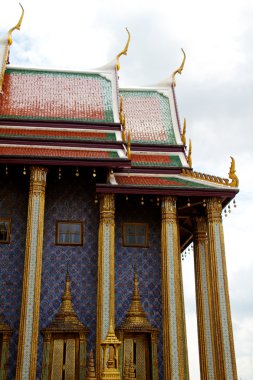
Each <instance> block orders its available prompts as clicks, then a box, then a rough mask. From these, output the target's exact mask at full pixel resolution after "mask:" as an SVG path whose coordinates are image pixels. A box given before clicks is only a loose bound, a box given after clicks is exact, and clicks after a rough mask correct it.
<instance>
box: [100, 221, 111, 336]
mask: <svg viewBox="0 0 253 380" xmlns="http://www.w3.org/2000/svg"><path fill="white" fill-rule="evenodd" d="M103 240H104V273H103V287H104V293H103V325H102V340H104V339H105V338H106V335H107V333H108V330H109V324H110V225H109V224H107V225H105V226H104V236H103Z"/></svg>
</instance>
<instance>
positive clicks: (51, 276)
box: [37, 172, 98, 379]
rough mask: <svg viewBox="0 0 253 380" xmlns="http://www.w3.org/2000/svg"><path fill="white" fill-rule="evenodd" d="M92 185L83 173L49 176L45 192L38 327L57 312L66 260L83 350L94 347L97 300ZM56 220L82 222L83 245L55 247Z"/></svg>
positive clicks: (40, 341)
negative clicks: (85, 332)
mask: <svg viewBox="0 0 253 380" xmlns="http://www.w3.org/2000/svg"><path fill="white" fill-rule="evenodd" d="M94 190H95V185H94V182H93V180H92V179H91V178H89V177H88V178H87V177H85V176H84V175H83V176H82V175H80V177H78V178H76V177H73V176H69V177H68V173H67V172H64V175H63V177H62V179H61V180H57V179H55V178H52V177H50V173H49V174H48V184H47V191H46V208H45V227H44V246H43V267H42V284H41V285H42V287H41V305H40V306H41V307H40V330H41V329H42V328H44V327H46V326H48V325H49V323H51V322H52V320H53V319H54V316H55V314H56V313H57V312H58V310H59V307H60V303H61V297H62V294H63V292H64V287H65V277H66V270H67V263H69V272H70V279H71V291H72V300H73V307H74V310H75V312H76V313H77V316H78V318H79V319H80V321H81V322H82V323H84V324H85V325H86V326H87V327H88V328H89V329H90V333H89V335H88V337H87V340H88V341H87V352H90V350H91V349H94V348H95V336H96V303H97V250H98V246H97V240H98V206H97V205H96V204H95V203H94ZM57 220H76V221H83V222H84V244H83V246H81V247H80V246H78V247H71V246H56V245H55V233H56V221H57ZM42 351H43V338H42V335H41V334H40V337H39V355H38V367H37V379H40V376H41V365H42Z"/></svg>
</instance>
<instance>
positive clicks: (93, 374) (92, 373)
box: [86, 350, 96, 380]
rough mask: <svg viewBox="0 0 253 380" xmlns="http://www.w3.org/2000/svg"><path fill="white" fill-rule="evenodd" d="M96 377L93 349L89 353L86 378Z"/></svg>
mask: <svg viewBox="0 0 253 380" xmlns="http://www.w3.org/2000/svg"><path fill="white" fill-rule="evenodd" d="M92 379H93V380H94V379H96V368H95V362H94V354H93V350H91V352H90V355H89V362H88V369H87V378H86V380H92Z"/></svg>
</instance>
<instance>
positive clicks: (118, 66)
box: [116, 28, 131, 71]
mask: <svg viewBox="0 0 253 380" xmlns="http://www.w3.org/2000/svg"><path fill="white" fill-rule="evenodd" d="M126 31H127V33H128V39H127V43H126V46H125V48H124V49H123V50H122V51H121V52H120V53H119V54H118V55H117V57H116V70H117V71H119V70H120V63H119V59H120V57H121V56H122V55H127V51H128V47H129V44H130V39H131V35H130V33H129V30H128V29H127V28H126Z"/></svg>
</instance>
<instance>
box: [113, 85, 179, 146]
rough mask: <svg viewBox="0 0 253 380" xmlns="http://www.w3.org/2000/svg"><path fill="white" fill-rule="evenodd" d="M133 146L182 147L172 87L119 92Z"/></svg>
mask: <svg viewBox="0 0 253 380" xmlns="http://www.w3.org/2000/svg"><path fill="white" fill-rule="evenodd" d="M120 94H121V95H122V97H123V105H124V112H125V115H126V123H127V128H128V129H129V130H130V132H131V138H132V142H133V143H142V144H143V143H145V144H170V145H176V144H180V145H182V142H181V138H180V135H179V130H178V124H177V119H176V112H175V105H174V101H173V94H172V89H171V88H166V90H164V89H161V90H160V89H154V88H139V89H122V90H120Z"/></svg>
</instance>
